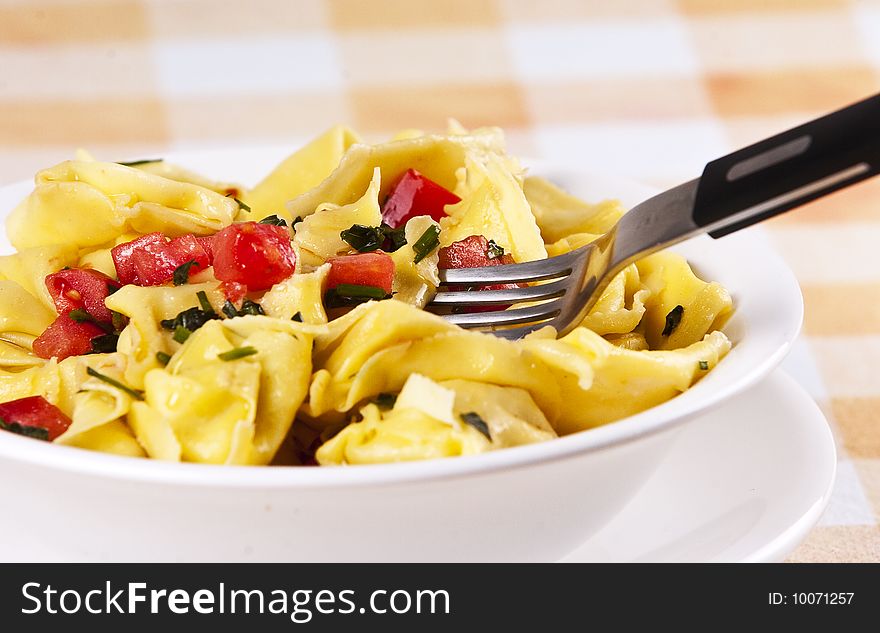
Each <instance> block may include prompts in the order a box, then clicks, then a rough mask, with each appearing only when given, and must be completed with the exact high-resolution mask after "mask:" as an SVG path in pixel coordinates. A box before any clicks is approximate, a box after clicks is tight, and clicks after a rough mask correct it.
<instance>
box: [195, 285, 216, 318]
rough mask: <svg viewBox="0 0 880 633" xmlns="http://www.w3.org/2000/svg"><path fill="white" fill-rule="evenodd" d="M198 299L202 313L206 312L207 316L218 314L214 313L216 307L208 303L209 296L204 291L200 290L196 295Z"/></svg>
mask: <svg viewBox="0 0 880 633" xmlns="http://www.w3.org/2000/svg"><path fill="white" fill-rule="evenodd" d="M196 297H197V298H198V300H199V305H200V306H202V312H205V313H206V314H217V313H216V312H214V306H212V305H211V302H210V301H208V295H207V293H206V292H205V291H204V290H199V291H198V292H197V293H196Z"/></svg>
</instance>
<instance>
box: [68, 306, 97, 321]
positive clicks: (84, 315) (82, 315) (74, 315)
mask: <svg viewBox="0 0 880 633" xmlns="http://www.w3.org/2000/svg"><path fill="white" fill-rule="evenodd" d="M67 316H69V317H70V318H71V319H73V320H74V321H76V322H77V323H85V322H88V323H94V322H95V317H93V316H92V315H91V314H89V313H88V312H86V311H85V310H83V309H82V308H76V309H74V310H71V311H70V312H68V313H67Z"/></svg>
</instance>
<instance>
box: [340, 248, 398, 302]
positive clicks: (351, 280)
mask: <svg viewBox="0 0 880 633" xmlns="http://www.w3.org/2000/svg"><path fill="white" fill-rule="evenodd" d="M328 261H329V262H330V272H329V273H328V274H327V290H330V289H331V288H335V287H336V286H338V285H339V284H352V285H355V286H373V287H375V288H381V289H382V290H384V291H385V293H386V294H391V283H392V282H393V281H394V260H393V259H391V255H389V254H388V253H383V252H382V251H373V252H372V253H360V254H358V255H343V256H342V257H334V258H333V259H330V260H328Z"/></svg>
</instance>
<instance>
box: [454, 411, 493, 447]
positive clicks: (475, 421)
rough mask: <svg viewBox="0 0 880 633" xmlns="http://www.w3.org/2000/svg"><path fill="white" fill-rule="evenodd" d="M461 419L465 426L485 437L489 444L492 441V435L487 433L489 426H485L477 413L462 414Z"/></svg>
mask: <svg viewBox="0 0 880 633" xmlns="http://www.w3.org/2000/svg"><path fill="white" fill-rule="evenodd" d="M461 419H462V421H463V422H464V423H465V424H469V425H471V426H472V427H474V428H475V429H477V430H478V431H479V432H480V433H482V434H483V435H485V436H486V439H488V440H489V441H490V442H491V441H492V435H491V434H490V433H489V425H488V424H486V422H485V420H483V418H481V417H480V414H479V413H476V412H474V411H471V412H470V413H462V414H461Z"/></svg>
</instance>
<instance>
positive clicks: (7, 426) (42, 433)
mask: <svg viewBox="0 0 880 633" xmlns="http://www.w3.org/2000/svg"><path fill="white" fill-rule="evenodd" d="M0 429H3V430H4V431H9V432H10V433H15V434H16V435H23V436H24V437H32V438H34V439H36V440H43V441H45V442H48V441H49V429H44V428H43V427H41V426H25V425H24V424H19V423H18V422H7V421H6V420H4V419H3V418H0Z"/></svg>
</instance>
